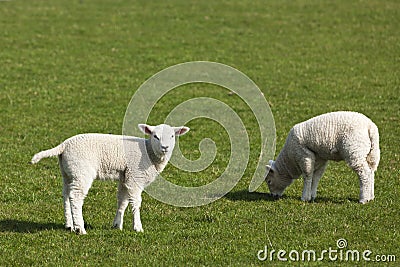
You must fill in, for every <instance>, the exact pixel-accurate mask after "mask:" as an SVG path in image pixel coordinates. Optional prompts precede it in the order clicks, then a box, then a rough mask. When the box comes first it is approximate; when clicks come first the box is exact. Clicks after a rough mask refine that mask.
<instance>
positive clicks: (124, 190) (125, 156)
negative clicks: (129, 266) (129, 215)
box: [31, 124, 189, 234]
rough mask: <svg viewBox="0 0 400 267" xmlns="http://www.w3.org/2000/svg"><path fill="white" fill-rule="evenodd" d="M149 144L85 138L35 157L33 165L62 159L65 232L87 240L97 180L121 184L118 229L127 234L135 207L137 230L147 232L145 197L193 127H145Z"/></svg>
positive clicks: (117, 138) (106, 137)
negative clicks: (90, 196)
mask: <svg viewBox="0 0 400 267" xmlns="http://www.w3.org/2000/svg"><path fill="white" fill-rule="evenodd" d="M138 126H139V129H140V130H141V131H142V132H143V133H145V134H147V135H150V138H149V139H144V138H137V137H132V136H122V135H111V134H80V135H76V136H73V137H71V138H69V139H67V140H65V141H64V142H62V143H61V144H60V145H58V146H57V147H55V148H52V149H49V150H45V151H42V152H39V153H37V154H36V155H34V156H33V158H32V160H31V163H32V164H34V163H37V162H39V161H40V160H41V159H42V158H47V157H52V156H57V155H58V159H59V165H60V170H61V174H62V177H63V191H62V192H63V199H64V216H65V221H66V223H65V227H66V228H67V229H69V230H71V231H74V232H75V233H77V234H86V230H85V227H84V221H83V216H82V206H83V201H84V198H85V197H86V195H87V193H88V191H89V188H90V187H91V185H92V182H93V180H94V179H96V178H98V179H100V180H106V179H111V180H119V186H118V194H117V198H118V208H117V213H116V215H115V218H114V222H113V226H114V228H118V229H120V230H122V226H123V216H124V212H125V209H126V208H127V206H128V204H129V203H130V204H131V205H132V212H133V229H134V230H135V231H137V232H143V227H142V223H141V220H140V206H141V202H142V198H141V193H142V191H143V190H144V188H145V187H146V186H148V185H149V184H150V183H152V182H153V181H154V180H155V178H156V177H157V175H158V174H159V173H161V172H162V171H163V169H164V168H165V166H166V165H167V163H168V161H169V159H170V157H171V154H172V150H173V149H174V146H175V136H180V135H183V134H185V133H187V132H188V131H189V128H188V127H185V126H181V127H171V126H169V125H166V124H161V125H158V126H150V125H146V124H139V125H138Z"/></svg>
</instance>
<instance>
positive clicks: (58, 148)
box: [30, 143, 64, 164]
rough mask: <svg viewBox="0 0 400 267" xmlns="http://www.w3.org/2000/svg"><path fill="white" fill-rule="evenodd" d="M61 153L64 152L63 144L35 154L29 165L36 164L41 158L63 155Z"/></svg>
mask: <svg viewBox="0 0 400 267" xmlns="http://www.w3.org/2000/svg"><path fill="white" fill-rule="evenodd" d="M63 151H64V144H63V143H62V144H60V145H58V146H56V147H55V148H51V149H48V150H44V151H41V152H39V153H37V154H35V155H34V156H33V158H32V160H31V161H30V163H31V164H35V163H38V162H39V161H40V160H41V159H42V158H48V157H54V156H57V155H60V154H61V153H63Z"/></svg>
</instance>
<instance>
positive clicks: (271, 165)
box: [266, 160, 275, 173]
mask: <svg viewBox="0 0 400 267" xmlns="http://www.w3.org/2000/svg"><path fill="white" fill-rule="evenodd" d="M274 164H275V161H273V160H270V161H269V164H268V165H267V166H266V167H267V172H271V173H272V172H274V171H275V167H274Z"/></svg>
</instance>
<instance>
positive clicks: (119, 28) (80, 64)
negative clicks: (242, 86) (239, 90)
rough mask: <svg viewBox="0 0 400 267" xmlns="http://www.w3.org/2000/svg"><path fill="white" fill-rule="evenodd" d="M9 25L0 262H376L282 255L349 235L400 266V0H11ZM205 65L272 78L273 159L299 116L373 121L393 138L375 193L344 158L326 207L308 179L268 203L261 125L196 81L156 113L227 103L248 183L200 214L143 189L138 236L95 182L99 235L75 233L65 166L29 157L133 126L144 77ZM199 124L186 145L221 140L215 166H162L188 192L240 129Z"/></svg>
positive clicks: (91, 216) (3, 59)
mask: <svg viewBox="0 0 400 267" xmlns="http://www.w3.org/2000/svg"><path fill="white" fill-rule="evenodd" d="M0 23H1V27H0V33H1V37H0V48H1V49H0V170H1V176H0V188H1V189H0V204H1V205H0V255H1V257H0V265H1V266H83V265H88V266H117V265H120V266H138V265H139V266H226V265H231V266H252V265H254V266H258V265H281V266H287V265H288V264H289V263H291V264H293V265H296V266H298V265H310V266H318V265H321V266H322V265H323V266H325V265H328V264H329V265H332V266H338V265H343V266H347V265H348V266H352V265H354V264H356V265H366V264H371V265H378V264H379V263H377V262H373V263H371V262H369V263H367V262H366V261H365V260H363V259H361V260H360V261H359V262H354V261H345V260H340V259H337V260H330V259H329V257H328V256H327V255H325V257H324V260H323V261H313V260H310V261H305V262H301V261H290V260H289V263H288V262H281V261H280V260H279V259H278V258H277V253H278V250H285V251H287V252H288V253H289V252H290V251H291V250H297V251H300V252H302V251H304V250H314V251H316V252H318V253H321V252H322V251H323V250H329V249H330V248H331V249H337V244H336V242H337V240H338V239H341V238H344V239H346V241H347V247H346V248H345V249H342V250H341V251H342V253H345V252H346V250H357V251H360V252H363V251H365V250H370V251H372V254H371V255H370V258H371V260H375V259H376V258H375V256H377V255H381V256H382V255H394V256H396V262H397V263H398V262H399V261H400V249H399V231H400V229H399V225H400V216H399V210H400V200H399V199H400V198H399V194H400V182H399V177H400V163H399V161H400V152H399V147H400V139H399V135H400V130H399V126H400V94H399V92H400V91H399V89H400V86H399V85H400V78H399V77H400V45H399V44H400V31H399V25H400V3H399V2H398V1H378V0H373V1H304V0H298V1H247V0H245V1H214V2H212V1H198V2H190V1H180V0H179V1H134V2H132V1H120V0H117V1H106V0H101V1H86V0H81V1H78V0H74V1H59V0H56V1H46V0H39V1H17V0H14V1H13V0H12V1H0ZM197 60H201V61H213V62H220V63H223V64H227V65H229V66H232V67H234V68H237V69H238V70H240V71H242V72H243V73H245V74H246V75H248V76H249V77H250V78H251V79H252V80H253V81H254V82H255V83H256V84H257V85H258V86H259V87H260V89H261V91H262V92H263V93H264V95H265V98H266V99H267V101H268V103H269V105H270V107H271V110H272V112H273V115H274V119H275V126H276V130H277V131H276V135H277V139H276V140H277V142H276V147H277V152H276V153H278V151H279V149H280V148H281V147H282V146H283V143H284V140H285V138H286V134H287V132H288V131H289V129H290V128H291V127H292V126H293V125H294V124H295V123H298V122H300V121H303V120H306V119H308V118H310V117H312V116H315V115H318V114H321V113H325V112H329V111H335V110H353V111H358V112H362V113H364V114H366V115H368V116H369V117H370V118H371V119H372V120H373V121H374V122H375V123H376V124H377V125H378V127H379V129H380V135H381V144H380V146H381V163H380V166H379V168H378V172H377V174H376V183H375V195H376V199H375V200H374V201H373V202H371V203H368V204H366V205H360V204H358V203H357V202H358V193H359V185H358V179H357V177H356V175H355V174H354V173H353V172H352V171H351V170H350V169H349V168H348V167H347V166H346V165H345V164H344V163H332V164H330V166H329V167H328V169H327V171H326V173H325V175H324V178H323V179H322V180H321V183H320V186H319V195H318V199H317V200H316V202H315V203H302V202H301V201H300V196H301V190H302V181H301V180H299V181H296V182H295V183H294V184H293V185H292V186H290V187H289V188H288V189H287V191H286V194H285V197H284V198H283V199H281V200H279V201H273V200H272V199H271V198H270V197H268V195H267V192H268V190H267V187H266V185H262V186H261V187H260V188H259V189H258V190H257V192H255V193H248V191H247V189H248V185H249V183H250V181H251V178H252V174H253V172H254V169H255V167H256V164H257V160H258V155H259V149H260V145H259V144H260V140H259V139H260V138H259V131H258V128H257V127H258V126H257V122H256V120H255V118H254V116H253V114H252V112H251V110H250V109H249V107H247V106H246V104H245V103H244V102H243V101H241V100H240V98H239V97H238V96H235V95H230V94H228V90H226V89H223V88H219V87H217V86H212V85H207V84H195V85H186V86H184V87H185V88H183V90H177V91H172V92H171V93H170V94H168V95H166V96H165V97H164V98H163V99H161V100H160V103H158V104H157V105H156V107H155V109H154V112H153V113H152V114H151V116H150V119H149V123H152V124H156V123H162V122H163V121H164V119H165V117H166V116H167V115H168V113H169V112H170V111H171V110H172V109H173V108H174V107H175V106H176V105H178V104H179V103H180V102H182V101H185V100H188V99H191V98H196V97H212V98H215V99H218V100H221V101H223V102H225V103H226V104H227V105H229V106H230V107H231V108H232V109H234V110H235V111H236V113H237V114H238V115H239V116H240V117H241V119H242V121H243V123H244V124H245V126H246V129H247V132H248V135H249V138H250V148H251V152H250V161H249V164H248V168H247V169H246V172H245V174H244V176H243V178H242V179H241V180H240V182H239V183H238V184H237V186H236V187H235V188H234V189H233V190H232V191H231V192H230V193H228V194H227V195H226V196H225V197H223V198H221V199H220V200H218V201H216V202H213V203H212V204H209V205H206V206H201V207H195V208H182V207H174V206H170V205H167V204H163V203H161V202H158V201H157V200H154V199H153V198H151V197H150V196H149V195H147V194H145V193H144V194H143V205H142V222H143V227H144V230H145V232H144V233H135V232H134V231H133V230H132V227H131V214H130V212H127V213H126V215H125V227H124V230H123V231H122V232H120V231H117V230H114V229H111V224H112V220H113V217H114V213H115V208H116V188H117V186H116V183H114V182H99V181H96V182H95V183H94V185H93V187H92V189H91V191H90V192H89V195H88V197H87V198H86V201H85V205H84V218H85V221H86V223H87V230H88V234H87V235H86V236H76V235H74V234H71V233H68V232H66V231H65V230H64V218H63V208H62V198H61V187H62V181H61V175H60V173H59V170H58V163H57V160H56V159H55V158H53V159H46V160H43V161H42V162H40V163H39V164H38V165H34V166H32V165H29V164H28V162H29V161H30V159H31V157H32V156H33V154H35V153H36V152H38V151H40V150H43V149H47V148H50V147H53V146H55V145H57V144H59V143H60V142H62V141H63V140H65V139H66V138H68V137H70V136H72V135H75V134H78V133H85V132H102V133H113V134H121V132H122V123H123V119H124V114H125V110H126V107H127V105H128V103H129V101H130V99H131V97H132V95H133V94H134V92H135V90H137V88H138V87H139V86H140V85H141V84H142V83H143V82H145V81H146V80H147V79H148V78H149V77H151V76H152V75H153V74H155V73H157V72H159V71H161V70H163V69H164V68H166V67H169V66H171V65H175V64H178V63H182V62H187V61H197ZM188 126H189V127H190V128H191V131H190V132H189V133H188V134H187V135H185V136H183V137H182V138H181V139H180V148H181V150H182V151H183V154H184V155H185V156H187V157H188V158H190V159H196V158H198V157H200V153H199V148H198V145H199V142H200V141H201V140H202V139H203V138H212V139H213V140H214V142H215V143H216V144H217V147H218V150H217V152H218V153H217V156H216V158H215V160H214V162H213V163H212V164H211V166H209V168H207V169H206V170H204V171H202V172H199V173H190V172H184V171H181V170H179V169H177V168H175V167H173V166H171V165H169V166H168V167H167V168H166V170H165V171H164V176H165V177H166V178H167V179H168V180H170V181H173V182H174V183H177V184H180V185H185V186H199V185H202V184H207V183H209V182H211V181H213V180H214V179H216V178H217V177H218V176H219V175H220V174H221V173H222V172H223V170H224V168H225V167H226V164H227V159H228V158H229V153H230V146H229V142H227V138H226V136H227V135H226V133H225V132H224V129H223V128H222V127H220V126H219V125H218V123H216V122H213V121H211V120H207V119H204V118H203V119H195V120H193V121H190V122H189V123H188ZM265 246H267V248H268V250H269V252H270V251H271V250H273V249H274V250H276V252H275V254H274V258H273V260H272V262H271V260H270V259H267V260H265V261H260V260H259V259H258V258H257V253H258V252H259V251H260V250H263V249H264V248H265ZM338 254H339V252H338ZM318 256H320V254H318ZM287 257H288V254H286V258H287ZM392 259H393V258H392ZM396 262H391V263H390V264H392V265H396Z"/></svg>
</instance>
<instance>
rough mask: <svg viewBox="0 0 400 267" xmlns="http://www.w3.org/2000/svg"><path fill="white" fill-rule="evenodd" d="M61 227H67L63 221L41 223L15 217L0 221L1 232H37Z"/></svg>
mask: <svg viewBox="0 0 400 267" xmlns="http://www.w3.org/2000/svg"><path fill="white" fill-rule="evenodd" d="M60 229H62V230H64V229H65V227H64V225H63V224H61V223H40V222H30V221H21V220H14V219H7V220H2V221H0V232H2V233H5V232H12V233H37V232H40V231H47V230H60Z"/></svg>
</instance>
